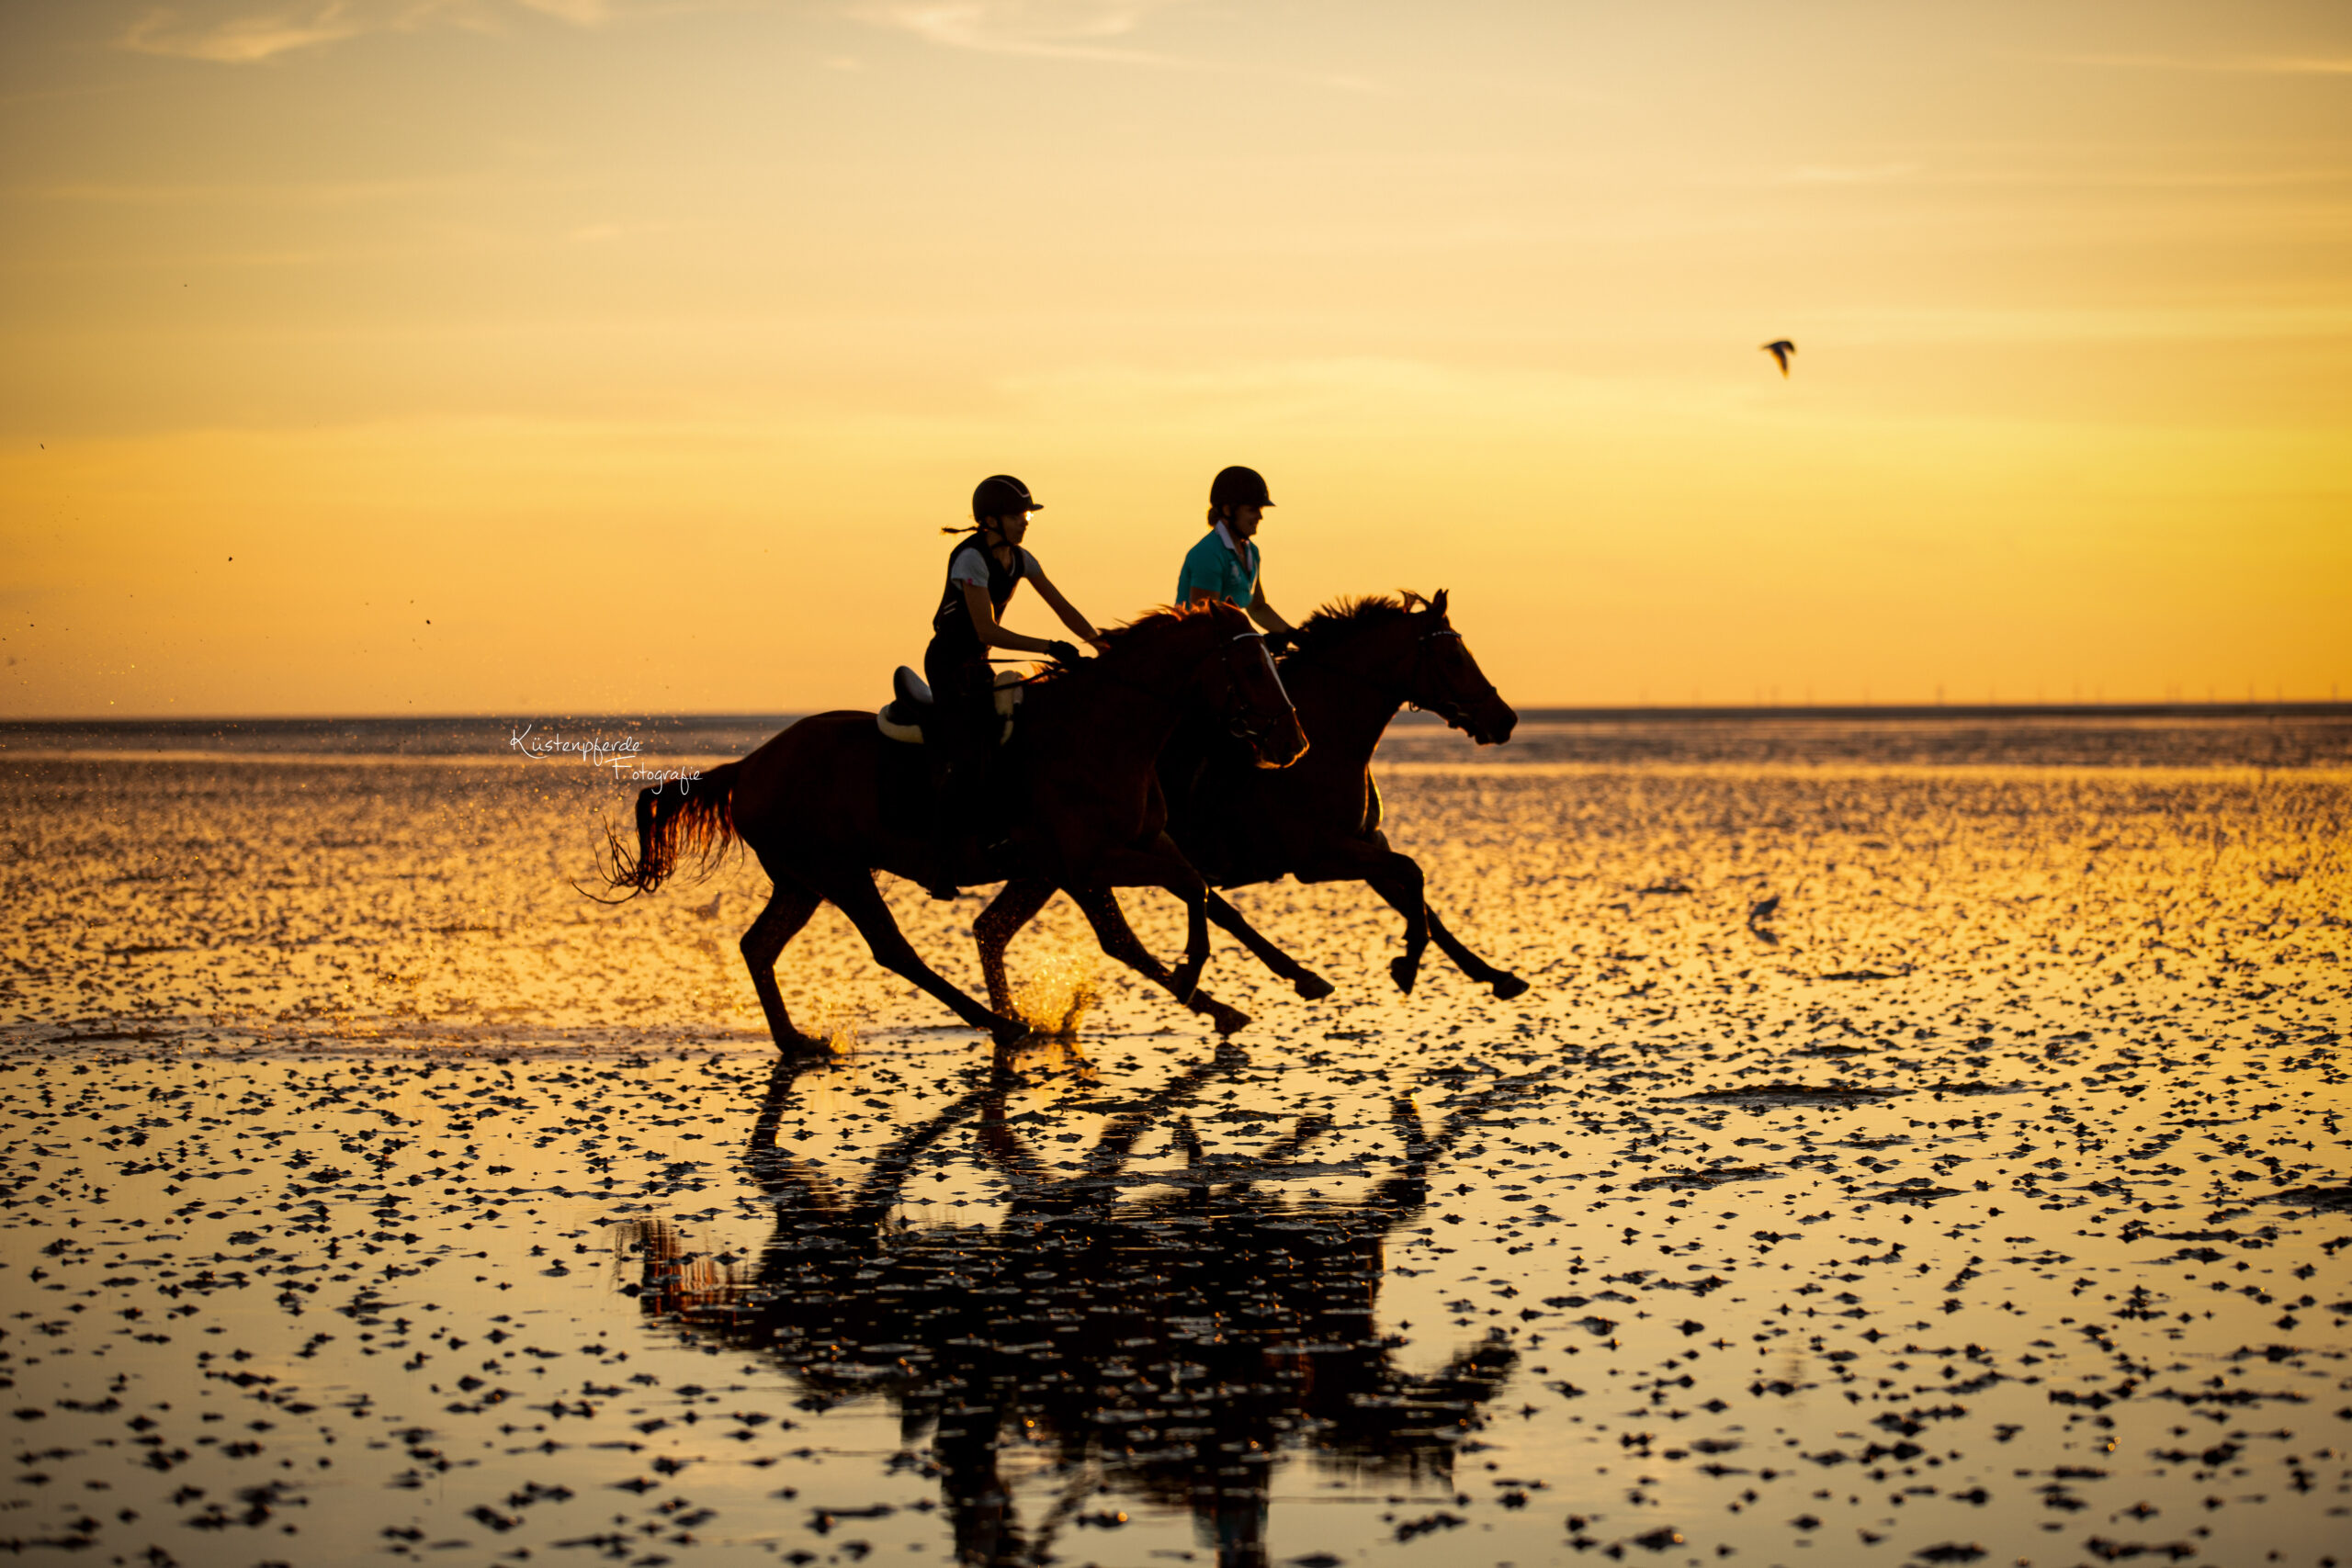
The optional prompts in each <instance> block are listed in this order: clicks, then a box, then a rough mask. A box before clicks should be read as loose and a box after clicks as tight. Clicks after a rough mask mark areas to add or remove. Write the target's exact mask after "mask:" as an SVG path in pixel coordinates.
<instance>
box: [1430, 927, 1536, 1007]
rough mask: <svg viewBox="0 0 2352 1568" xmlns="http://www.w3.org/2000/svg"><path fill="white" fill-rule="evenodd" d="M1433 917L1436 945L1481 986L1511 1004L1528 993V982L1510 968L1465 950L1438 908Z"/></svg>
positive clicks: (1432, 932) (1433, 932) (1433, 937)
mask: <svg viewBox="0 0 2352 1568" xmlns="http://www.w3.org/2000/svg"><path fill="white" fill-rule="evenodd" d="M1429 918H1430V938H1431V939H1432V940H1433V941H1435V942H1436V943H1437V944H1438V947H1439V948H1440V949H1441V950H1442V951H1443V953H1445V955H1446V956H1447V957H1448V958H1451V959H1453V963H1454V966H1455V967H1456V968H1458V969H1460V970H1461V971H1462V972H1463V973H1464V975H1467V976H1470V978H1472V979H1473V980H1476V981H1477V982H1478V983H1479V984H1480V985H1482V986H1491V987H1494V991H1495V995H1496V996H1498V997H1499V998H1502V999H1503V1000H1504V1001H1510V999H1511V998H1513V997H1518V996H1523V995H1525V994H1526V991H1527V982H1526V981H1524V980H1522V979H1521V978H1520V977H1519V976H1516V975H1514V974H1512V973H1511V972H1510V971H1509V970H1508V969H1498V968H1496V967H1495V966H1494V965H1493V964H1489V963H1487V961H1486V960H1485V959H1483V958H1481V957H1479V956H1478V955H1477V954H1476V953H1473V952H1471V951H1470V950H1469V949H1468V948H1467V947H1464V945H1463V943H1462V939H1461V938H1460V937H1457V936H1455V935H1454V934H1453V932H1452V931H1448V930H1446V929H1445V922H1444V921H1443V920H1441V919H1438V918H1437V911H1436V910H1435V909H1430V911H1429Z"/></svg>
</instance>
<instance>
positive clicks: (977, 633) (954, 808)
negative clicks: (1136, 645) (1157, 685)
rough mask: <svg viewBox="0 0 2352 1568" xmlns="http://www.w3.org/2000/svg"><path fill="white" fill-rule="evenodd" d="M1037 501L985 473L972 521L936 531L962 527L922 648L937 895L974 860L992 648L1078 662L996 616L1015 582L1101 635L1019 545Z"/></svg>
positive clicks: (947, 892) (988, 751)
mask: <svg viewBox="0 0 2352 1568" xmlns="http://www.w3.org/2000/svg"><path fill="white" fill-rule="evenodd" d="M1041 510H1043V509H1042V508H1041V507H1040V506H1039V505H1038V504H1037V502H1036V501H1035V498H1034V497H1032V496H1031V495H1030V493H1029V487H1028V486H1027V485H1025V484H1023V483H1022V482H1021V481H1020V480H1019V479H1014V478H1013V477H1012V475H1010V474H996V475H992V476H990V477H989V478H988V479H982V480H981V481H980V482H979V485H978V488H977V489H975V490H974V491H972V525H971V526H970V527H969V528H947V529H943V530H942V532H944V533H949V534H961V535H963V536H964V537H963V538H962V539H961V540H960V541H959V542H958V543H957V544H956V547H955V548H954V549H953V550H952V551H950V552H949V553H948V557H947V586H946V588H945V589H944V591H943V592H941V593H940V596H939V608H938V610H937V611H936V612H934V613H933V615H932V617H931V646H930V647H929V648H927V649H924V650H923V656H922V672H923V678H924V679H925V680H927V681H929V682H931V694H932V700H933V703H934V704H935V705H936V706H935V707H934V708H933V717H932V722H931V725H930V727H929V729H928V731H927V732H926V734H925V736H924V740H925V743H926V750H927V751H928V753H929V759H930V761H931V775H932V786H933V789H932V796H933V813H934V814H933V823H932V842H933V857H932V874H931V880H930V881H929V882H928V883H926V884H925V887H926V890H927V891H929V893H930V894H931V896H932V897H934V898H953V897H956V884H957V881H958V878H959V877H960V876H961V874H963V873H964V872H965V871H967V870H969V869H972V867H971V863H972V861H973V860H974V859H975V858H976V857H975V851H976V850H977V849H978V847H979V846H978V843H977V842H976V840H978V833H979V828H980V823H981V815H982V809H983V807H984V806H985V804H986V792H987V779H988V764H989V758H990V756H991V755H992V754H993V753H994V751H995V750H996V742H997V716H996V695H995V692H996V686H995V676H994V673H993V672H992V671H990V670H989V662H988V650H989V649H992V648H1002V649H1013V650H1015V651H1017V652H1022V653H1042V654H1045V655H1046V656H1047V657H1048V658H1051V659H1055V660H1060V661H1061V662H1063V663H1066V664H1067V663H1074V662H1076V660H1077V659H1078V656H1079V655H1078V649H1076V648H1075V647H1073V646H1072V645H1070V644H1069V643H1067V642H1063V641H1060V640H1058V639H1056V640H1052V641H1048V640H1047V639H1046V638H1044V637H1029V636H1026V635H1024V634H1023V633H1021V632H1016V631H1012V630H1011V629H1009V628H1008V627H1006V626H1004V625H1003V624H1002V622H1001V619H1000V617H1001V616H1002V615H1003V614H1004V607H1005V604H1007V603H1008V602H1009V601H1011V599H1012V593H1013V590H1015V589H1017V588H1019V587H1020V586H1021V584H1022V583H1023V582H1034V583H1035V584H1036V585H1037V592H1038V593H1039V594H1041V595H1042V596H1043V597H1044V599H1045V601H1046V604H1049V605H1051V606H1052V607H1053V611H1054V614H1055V615H1058V616H1060V617H1061V622H1062V625H1064V626H1068V627H1069V629H1070V632H1071V633H1072V635H1074V636H1076V637H1080V638H1081V639H1082V640H1084V641H1087V642H1091V643H1093V644H1095V645H1096V646H1097V647H1098V648H1099V647H1100V646H1101V645H1102V641H1103V637H1102V634H1101V633H1099V632H1097V631H1096V630H1095V629H1094V626H1093V623H1091V622H1090V621H1089V620H1088V619H1087V618H1086V617H1085V616H1084V615H1080V614H1079V613H1078V611H1077V609H1076V608H1075V607H1074V606H1073V605H1072V604H1070V602H1069V600H1067V599H1065V598H1063V597H1062V595H1061V591H1060V590H1059V589H1057V588H1056V587H1055V586H1054V585H1053V582H1052V581H1051V580H1050V579H1049V578H1047V577H1046V572H1045V569H1044V568H1043V567H1041V566H1039V565H1038V564H1037V558H1036V557H1035V556H1033V555H1031V554H1030V553H1029V552H1028V551H1027V550H1025V549H1023V548H1022V547H1021V541H1022V538H1023V536H1024V535H1026V534H1027V533H1028V532H1029V516H1030V513H1034V512H1038V511H1041Z"/></svg>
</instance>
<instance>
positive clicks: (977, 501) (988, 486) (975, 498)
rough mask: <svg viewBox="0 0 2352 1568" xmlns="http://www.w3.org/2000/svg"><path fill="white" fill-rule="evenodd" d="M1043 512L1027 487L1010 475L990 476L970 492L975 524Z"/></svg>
mask: <svg viewBox="0 0 2352 1568" xmlns="http://www.w3.org/2000/svg"><path fill="white" fill-rule="evenodd" d="M1044 510H1045V508H1044V507H1042V506H1040V505H1038V504H1037V502H1036V499H1035V497H1034V496H1032V495H1031V494H1030V493H1029V487H1028V486H1027V485H1025V484H1023V483H1022V482H1021V481H1020V480H1019V479H1014V478H1013V477H1012V475H1011V474H990V475H989V477H988V478H987V479H982V480H981V481H980V482H979V484H978V487H977V488H975V489H974V490H973V491H972V519H973V521H975V522H980V521H984V520H986V519H988V518H990V517H1014V516H1018V515H1019V514H1020V513H1023V512H1042V511H1044Z"/></svg>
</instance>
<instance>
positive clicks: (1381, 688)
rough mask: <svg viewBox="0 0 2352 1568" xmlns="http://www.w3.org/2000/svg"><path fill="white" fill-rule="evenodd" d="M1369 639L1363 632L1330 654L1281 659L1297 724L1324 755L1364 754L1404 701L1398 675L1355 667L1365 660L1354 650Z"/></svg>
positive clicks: (1369, 753) (1368, 755)
mask: <svg viewBox="0 0 2352 1568" xmlns="http://www.w3.org/2000/svg"><path fill="white" fill-rule="evenodd" d="M1373 641H1374V639H1373V638H1370V637H1366V638H1363V639H1362V640H1361V641H1359V642H1358V643H1356V644H1353V645H1351V646H1349V647H1343V648H1341V649H1339V650H1338V651H1337V653H1336V654H1333V655H1325V656H1323V657H1320V658H1312V659H1306V660H1301V659H1291V660H1285V661H1284V663H1285V665H1286V668H1285V670H1284V672H1283V683H1284V684H1285V685H1287V686H1289V687H1290V688H1291V691H1292V693H1293V694H1294V696H1293V700H1294V701H1295V703H1296V704H1297V706H1298V718H1299V725H1300V728H1304V729H1305V730H1306V733H1307V734H1308V735H1310V736H1312V737H1313V738H1314V740H1315V746H1316V749H1317V750H1319V751H1322V752H1324V753H1325V755H1326V756H1327V757H1330V756H1340V757H1353V756H1355V755H1357V754H1358V753H1359V752H1361V753H1362V754H1363V757H1364V758H1365V759H1366V760H1367V761H1368V760H1370V758H1371V756H1372V753H1373V750H1374V748H1375V747H1377V746H1378V745H1379V744H1380V738H1381V736H1382V735H1383V734H1385V732H1386V731H1387V728H1388V721H1389V720H1391V719H1393V718H1395V717H1396V716H1397V709H1399V708H1401V707H1403V706H1404V705H1405V686H1404V682H1402V681H1395V682H1392V681H1388V680H1385V679H1383V678H1382V677H1380V676H1378V675H1374V674H1372V673H1370V672H1369V671H1365V670H1363V669H1362V668H1360V666H1361V665H1363V664H1364V663H1367V662H1370V660H1365V659H1364V658H1363V655H1362V654H1360V653H1358V651H1357V650H1358V649H1369V645H1370V644H1371V643H1372V642H1373ZM1351 655H1352V656H1353V657H1351ZM1302 677H1304V679H1302Z"/></svg>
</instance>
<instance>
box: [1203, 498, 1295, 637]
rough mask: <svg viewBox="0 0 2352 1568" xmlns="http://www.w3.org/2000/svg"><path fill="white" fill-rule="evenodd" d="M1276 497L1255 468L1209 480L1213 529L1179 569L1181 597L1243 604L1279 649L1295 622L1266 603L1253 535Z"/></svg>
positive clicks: (1291, 631)
mask: <svg viewBox="0 0 2352 1568" xmlns="http://www.w3.org/2000/svg"><path fill="white" fill-rule="evenodd" d="M1273 503H1274V499H1273V497H1272V496H1271V495H1269V494H1267V493H1266V481H1265V479H1263V478H1262V477H1261V475H1260V474H1259V472H1258V470H1257V469H1255V468H1239V467H1235V468H1226V469H1223V470H1221V471H1220V472H1219V473H1218V474H1217V476H1216V479H1212V480H1210V481H1209V531H1208V532H1207V533H1206V534H1204V535H1202V536H1201V539H1200V542H1199V543H1198V544H1196V545H1194V546H1193V547H1192V549H1191V551H1190V552H1189V553H1187V554H1186V555H1185V557H1184V567H1183V570H1182V571H1180V572H1178V573H1177V575H1176V603H1177V604H1193V603H1196V602H1197V601H1199V600H1201V599H1203V598H1210V599H1223V600H1226V601H1227V602H1228V603H1230V604H1238V605H1239V606H1240V607H1241V608H1243V609H1244V610H1247V611H1249V612H1250V619H1251V620H1253V621H1255V622H1257V623H1258V624H1259V625H1260V626H1263V627H1265V628H1266V630H1267V632H1268V634H1269V635H1268V637H1267V638H1266V641H1267V644H1268V645H1269V646H1270V647H1272V648H1273V649H1276V650H1277V651H1279V650H1280V649H1282V648H1283V646H1284V645H1286V644H1288V643H1289V641H1290V639H1291V637H1292V636H1293V635H1294V632H1295V628H1294V627H1293V626H1291V624H1290V623H1289V622H1288V621H1285V620H1283V618H1282V616H1281V615H1278V614H1276V613H1275V610H1274V607H1273V606H1272V604H1267V603H1266V585H1265V583H1264V582H1263V581H1261V580H1260V576H1259V560H1258V546H1257V543H1256V541H1255V540H1254V539H1253V538H1252V537H1251V536H1253V535H1255V534H1256V533H1257V532H1258V524H1259V522H1260V520H1261V519H1262V518H1263V517H1264V515H1265V510H1266V508H1267V507H1269V506H1272V504H1273Z"/></svg>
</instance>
